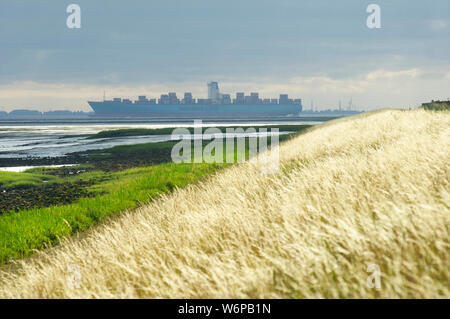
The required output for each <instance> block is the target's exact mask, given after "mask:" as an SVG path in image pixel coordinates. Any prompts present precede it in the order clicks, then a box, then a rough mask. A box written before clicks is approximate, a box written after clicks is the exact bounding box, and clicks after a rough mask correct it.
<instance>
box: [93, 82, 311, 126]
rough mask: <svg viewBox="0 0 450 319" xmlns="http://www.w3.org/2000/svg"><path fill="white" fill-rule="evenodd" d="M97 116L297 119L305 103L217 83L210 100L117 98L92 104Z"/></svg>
mask: <svg viewBox="0 0 450 319" xmlns="http://www.w3.org/2000/svg"><path fill="white" fill-rule="evenodd" d="M88 103H89V105H90V106H91V108H92V109H93V110H94V112H95V116H102V117H153V118H195V119H202V118H221V119H222V118H255V117H296V116H299V115H300V112H301V111H302V100H301V99H290V98H289V97H288V95H287V94H280V97H279V99H261V98H260V97H259V94H258V93H251V94H250V95H247V96H246V95H245V94H244V93H242V92H239V93H236V98H234V99H233V100H232V99H231V96H230V94H223V93H220V92H219V85H218V83H217V82H209V83H208V98H207V99H200V98H199V99H194V98H193V97H192V93H190V92H186V93H184V98H183V99H181V100H180V99H179V98H178V97H177V94H176V93H174V92H170V93H168V94H162V95H161V97H160V98H159V99H158V100H156V99H147V97H146V96H139V97H138V100H137V101H131V100H130V99H122V98H114V99H113V100H110V101H108V100H105V99H104V100H103V101H102V102H94V101H88Z"/></svg>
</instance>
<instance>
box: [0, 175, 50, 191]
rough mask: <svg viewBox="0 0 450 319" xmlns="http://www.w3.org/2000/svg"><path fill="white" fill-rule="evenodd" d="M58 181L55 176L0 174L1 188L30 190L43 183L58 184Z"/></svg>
mask: <svg viewBox="0 0 450 319" xmlns="http://www.w3.org/2000/svg"><path fill="white" fill-rule="evenodd" d="M57 182H58V179H57V178H56V177H54V176H50V175H44V174H37V173H32V172H27V173H16V172H0V188H14V189H23V188H30V187H34V186H38V185H42V184H43V183H57Z"/></svg>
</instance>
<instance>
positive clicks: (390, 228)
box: [0, 110, 450, 298]
mask: <svg viewBox="0 0 450 319" xmlns="http://www.w3.org/2000/svg"><path fill="white" fill-rule="evenodd" d="M449 143H450V113H449V112H442V113H431V112H425V111H390V110H389V111H383V112H376V113H371V114H367V115H364V116H357V117H352V118H348V119H343V120H337V121H333V122H332V123H328V124H326V125H322V126H319V127H317V128H315V129H313V130H311V131H310V132H308V133H306V134H303V135H300V136H298V137H296V138H295V139H293V140H291V141H288V142H286V143H284V144H283V145H282V146H281V147H280V158H281V164H282V165H281V169H280V171H279V172H278V173H277V174H274V175H265V174H261V172H260V170H259V169H258V165H253V164H248V163H246V164H241V165H235V166H233V167H230V168H228V169H226V170H224V171H222V172H220V173H219V174H217V175H215V176H213V177H211V178H210V179H209V180H207V181H206V182H203V183H200V184H197V185H191V186H189V187H187V188H185V189H180V190H177V191H176V192H175V193H173V194H172V195H169V196H165V197H162V198H160V199H159V200H157V201H155V202H153V203H151V204H149V205H147V206H146V207H144V208H141V209H138V210H137V211H133V212H127V213H124V214H123V215H121V216H119V217H117V218H115V219H113V220H110V221H109V222H107V223H105V224H103V225H101V226H98V227H95V228H93V229H92V230H91V231H89V232H88V233H87V234H86V235H85V236H83V237H82V238H72V239H68V240H65V241H64V242H63V243H62V245H61V246H60V247H56V248H54V249H50V250H47V251H45V252H41V253H39V254H38V255H37V256H36V257H34V258H30V259H27V260H23V261H19V262H17V264H16V265H15V268H16V270H14V271H4V272H3V273H2V274H1V275H0V297H6V298H10V297H19V298H22V297H26V298H30V297H31V298H78V297H84V298H110V297H112V298H130V297H137V298H155V297H163V298H280V297H281V298H283V297H284V298H339V297H344V298H372V297H385V298H398V297H400V298H406V297H412V298H434V297H437V298H441V297H444V298H449V297H450V271H449V269H450V244H449V237H450V236H449V235H450V233H449V227H450V210H449V204H448V203H449V202H450V196H449V189H450V188H449V184H450V178H449V166H448V163H449V160H450V154H449ZM369 264H377V265H379V267H380V269H381V273H382V274H381V288H380V289H371V288H369V287H368V286H367V285H366V280H367V278H368V276H369V275H370V273H368V272H367V266H368V265H369ZM71 265H77V266H78V267H79V269H80V275H81V278H80V279H81V280H80V288H73V286H72V288H71V285H68V279H70V278H71V274H70V272H69V271H70V267H71Z"/></svg>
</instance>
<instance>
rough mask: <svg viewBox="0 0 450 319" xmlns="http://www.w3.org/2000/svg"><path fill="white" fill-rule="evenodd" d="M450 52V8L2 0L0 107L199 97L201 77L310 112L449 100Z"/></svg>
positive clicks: (438, 0) (393, 0)
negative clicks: (77, 18) (374, 21)
mask: <svg viewBox="0 0 450 319" xmlns="http://www.w3.org/2000/svg"><path fill="white" fill-rule="evenodd" d="M71 3H75V4H78V5H79V6H80V8H81V28H80V29H69V28H68V27H67V25H66V20H67V17H68V16H69V13H66V8H67V6H68V5H69V4H71ZM372 3H374V4H378V5H379V6H380V9H381V15H380V17H381V28H379V29H369V28H368V27H367V25H366V20H367V17H368V16H369V15H370V13H367V12H366V8H367V6H368V5H369V4H372ZM449 52H450V1H449V0H433V1H410V0H372V1H363V0H340V1H335V0H315V1H313V0H303V1H301V0H271V1H268V0H226V1H224V0H222V1H217V0H130V1H118V0H71V1H61V0H36V1H29V0H0V111H2V110H3V111H10V110H12V109H17V108H23V109H37V110H41V111H47V110H56V109H68V110H83V111H90V107H89V105H88V104H87V101H88V100H102V99H103V94H104V92H105V94H106V97H107V98H112V97H128V98H131V99H137V96H138V95H147V96H151V97H158V96H159V95H160V94H162V93H166V92H168V91H171V92H172V91H175V92H177V93H178V95H179V96H182V94H183V92H186V91H190V92H192V93H193V95H194V97H200V98H201V97H206V95H207V90H206V83H207V82H208V81H218V82H219V86H220V89H221V91H222V92H224V93H231V94H232V95H234V94H235V93H236V92H238V91H243V92H246V93H247V94H249V93H250V92H259V93H260V96H262V97H267V98H269V97H270V98H276V97H278V95H279V94H280V93H286V94H289V96H290V97H292V98H302V99H303V106H304V108H306V109H308V108H310V106H311V102H312V101H313V104H314V106H315V108H317V109H319V110H320V109H328V108H337V106H338V104H339V101H340V100H341V101H342V105H343V106H346V105H347V104H348V102H349V100H350V99H352V101H353V105H354V107H355V108H356V109H365V110H372V109H376V108H384V107H399V108H407V107H415V106H418V105H420V104H421V103H423V102H426V101H429V100H431V99H435V100H436V99H447V98H449V97H450V90H449V88H450V54H449Z"/></svg>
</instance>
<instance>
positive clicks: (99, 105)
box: [88, 102, 301, 119]
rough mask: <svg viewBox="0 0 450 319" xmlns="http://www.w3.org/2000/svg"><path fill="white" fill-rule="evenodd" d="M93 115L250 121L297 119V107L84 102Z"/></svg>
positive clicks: (288, 105) (290, 105)
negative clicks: (280, 118) (290, 117)
mask: <svg viewBox="0 0 450 319" xmlns="http://www.w3.org/2000/svg"><path fill="white" fill-rule="evenodd" d="M88 103H89V105H90V106H91V108H92V109H93V110H94V112H95V116H104V117H154V118H198V119H201V118H254V117H271V116H276V117H284V116H298V115H299V113H300V112H301V106H299V105H292V104H286V105H283V104H257V105H248V104H242V105H239V104H226V105H225V104H224V105H199V104H177V105H159V104H151V105H149V104H126V103H121V102H88Z"/></svg>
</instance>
